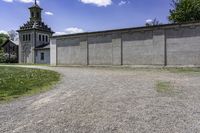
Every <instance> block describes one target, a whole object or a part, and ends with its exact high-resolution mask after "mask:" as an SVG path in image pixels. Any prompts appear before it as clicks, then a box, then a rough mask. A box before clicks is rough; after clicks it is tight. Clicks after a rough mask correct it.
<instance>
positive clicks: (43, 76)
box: [0, 66, 60, 102]
mask: <svg viewBox="0 0 200 133" xmlns="http://www.w3.org/2000/svg"><path fill="white" fill-rule="evenodd" d="M59 79H60V74H58V73H57V72H54V71H48V70H40V69H30V68H20V67H4V66H2V67H1V66H0V102H2V101H9V100H12V99H14V98H18V97H20V96H24V95H32V94H36V93H40V92H44V91H46V90H48V89H49V88H50V86H51V85H53V84H54V83H56V82H58V81H59Z"/></svg>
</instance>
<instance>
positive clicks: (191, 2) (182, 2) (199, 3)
mask: <svg viewBox="0 0 200 133" xmlns="http://www.w3.org/2000/svg"><path fill="white" fill-rule="evenodd" d="M171 6H172V9H171V10H170V16H169V17H168V18H169V21H170V22H172V23H183V22H191V21H200V0H172V4H171Z"/></svg>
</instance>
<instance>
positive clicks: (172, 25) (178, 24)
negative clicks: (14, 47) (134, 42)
mask: <svg viewBox="0 0 200 133" xmlns="http://www.w3.org/2000/svg"><path fill="white" fill-rule="evenodd" d="M198 25H200V21H199V22H188V23H173V24H162V25H155V26H143V27H132V28H123V29H114V30H104V31H94V32H83V33H76V34H66V35H55V36H52V37H50V38H51V39H58V38H68V37H81V36H83V37H84V36H89V35H96V34H112V33H116V32H118V33H123V32H130V31H141V32H142V31H149V30H159V29H160V30H161V29H169V28H179V27H188V26H198Z"/></svg>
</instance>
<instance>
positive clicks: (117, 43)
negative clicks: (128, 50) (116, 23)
mask: <svg viewBox="0 0 200 133" xmlns="http://www.w3.org/2000/svg"><path fill="white" fill-rule="evenodd" d="M112 49H113V50H112V52H113V53H112V65H116V66H120V65H123V63H122V39H121V34H114V35H113V38H112Z"/></svg>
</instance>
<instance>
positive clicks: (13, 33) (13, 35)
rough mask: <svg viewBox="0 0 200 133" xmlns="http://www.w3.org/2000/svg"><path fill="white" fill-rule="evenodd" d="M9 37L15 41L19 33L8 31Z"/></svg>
mask: <svg viewBox="0 0 200 133" xmlns="http://www.w3.org/2000/svg"><path fill="white" fill-rule="evenodd" d="M8 35H9V37H10V40H12V41H14V40H15V37H16V36H17V35H18V34H17V32H16V31H15V30H10V31H8Z"/></svg>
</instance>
